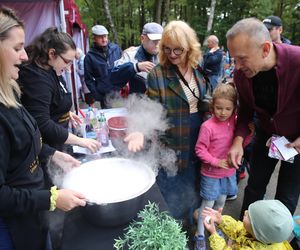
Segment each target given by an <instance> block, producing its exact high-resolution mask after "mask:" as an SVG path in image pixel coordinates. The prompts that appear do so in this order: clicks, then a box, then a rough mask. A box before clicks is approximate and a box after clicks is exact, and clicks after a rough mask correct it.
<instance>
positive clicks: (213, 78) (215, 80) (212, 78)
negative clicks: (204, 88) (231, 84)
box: [208, 75, 220, 89]
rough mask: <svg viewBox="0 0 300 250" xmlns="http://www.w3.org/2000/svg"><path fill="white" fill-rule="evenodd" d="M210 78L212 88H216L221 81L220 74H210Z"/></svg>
mask: <svg viewBox="0 0 300 250" xmlns="http://www.w3.org/2000/svg"><path fill="white" fill-rule="evenodd" d="M208 79H209V82H210V84H211V86H212V88H213V89H215V88H216V86H217V85H218V83H219V79H220V76H219V75H208Z"/></svg>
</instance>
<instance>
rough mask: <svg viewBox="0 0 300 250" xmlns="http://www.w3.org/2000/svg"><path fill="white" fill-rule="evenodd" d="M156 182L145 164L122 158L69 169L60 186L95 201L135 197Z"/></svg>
mask: <svg viewBox="0 0 300 250" xmlns="http://www.w3.org/2000/svg"><path fill="white" fill-rule="evenodd" d="M154 182H155V175H154V172H153V171H152V170H151V169H150V168H149V167H148V166H147V165H145V164H143V163H140V162H136V161H132V160H128V159H121V158H107V159H100V160H95V161H90V162H87V163H84V164H82V165H81V166H80V167H79V168H75V169H73V170H72V171H71V172H69V173H68V174H67V175H66V176H65V178H64V181H63V188H69V189H73V190H76V191H78V192H80V193H82V194H84V195H85V196H86V198H87V200H88V201H90V202H95V203H98V204H105V203H113V202H120V201H125V200H128V199H132V198H135V197H137V196H139V195H141V194H143V193H145V192H146V191H147V190H149V189H150V187H151V186H152V185H153V184H154Z"/></svg>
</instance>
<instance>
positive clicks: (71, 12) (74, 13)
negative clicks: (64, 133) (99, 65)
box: [0, 0, 88, 109]
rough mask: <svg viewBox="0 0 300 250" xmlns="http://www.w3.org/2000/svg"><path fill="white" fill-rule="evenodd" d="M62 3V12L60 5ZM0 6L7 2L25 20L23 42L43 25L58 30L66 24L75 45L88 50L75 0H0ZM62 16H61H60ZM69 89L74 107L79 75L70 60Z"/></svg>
mask: <svg viewBox="0 0 300 250" xmlns="http://www.w3.org/2000/svg"><path fill="white" fill-rule="evenodd" d="M62 3H63V6H64V13H63V15H61V14H62V13H61V9H60V7H61V6H62ZM0 6H6V7H9V8H11V9H13V10H15V12H16V14H17V15H18V17H19V18H20V19H21V20H23V22H24V24H25V46H27V45H29V44H30V43H31V42H32V41H33V40H34V39H35V37H37V36H38V35H39V34H41V33H42V32H43V31H44V30H45V29H47V28H48V27H51V26H56V27H58V28H59V29H60V30H61V29H62V27H63V26H64V25H62V24H64V23H65V24H66V31H67V33H69V34H70V35H71V36H72V38H73V40H74V42H75V44H76V46H77V47H79V48H81V49H82V51H84V52H86V51H87V49H86V48H87V46H88V42H87V41H88V34H87V28H86V25H85V24H84V23H83V22H82V19H81V16H80V13H79V10H78V7H77V5H76V4H75V2H74V0H14V1H12V0H1V3H0ZM62 16H63V17H64V20H61V18H62ZM65 77H66V81H67V86H68V89H69V90H70V91H71V92H72V96H73V98H72V99H73V104H74V106H73V108H75V109H77V108H76V107H77V104H78V100H77V99H78V96H79V93H78V92H79V88H80V86H81V83H80V79H79V78H78V76H77V73H76V64H75V63H74V64H73V74H70V73H66V74H65Z"/></svg>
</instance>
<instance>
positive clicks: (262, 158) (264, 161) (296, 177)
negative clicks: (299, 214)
mask: <svg viewBox="0 0 300 250" xmlns="http://www.w3.org/2000/svg"><path fill="white" fill-rule="evenodd" d="M270 136H271V135H268V134H266V133H265V132H264V131H262V130H261V129H259V130H257V131H256V135H255V137H254V141H253V151H252V157H251V159H250V172H249V179H248V184H247V187H246V189H245V194H244V200H243V205H242V211H241V215H240V216H241V217H240V218H242V217H243V214H244V211H245V210H247V209H248V206H249V205H250V204H251V203H253V202H255V201H257V200H262V199H263V198H264V195H265V193H266V187H267V185H268V183H269V181H270V178H271V175H272V174H273V172H274V169H275V166H276V164H277V163H278V160H276V159H273V158H270V157H269V156H268V150H269V149H268V147H266V141H267V140H268V138H269V137H270ZM299 193H300V155H299V154H298V155H297V156H296V157H295V161H294V163H289V162H285V161H281V166H280V170H279V174H278V183H277V188H276V193H275V199H278V200H280V201H281V202H282V203H283V204H284V205H285V206H286V207H287V208H288V209H289V210H290V212H291V213H292V214H293V213H294V212H295V210H296V207H297V204H298V199H299Z"/></svg>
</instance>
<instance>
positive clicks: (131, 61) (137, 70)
mask: <svg viewBox="0 0 300 250" xmlns="http://www.w3.org/2000/svg"><path fill="white" fill-rule="evenodd" d="M162 32H163V27H162V26H161V25H159V24H158V23H146V24H145V25H144V27H143V31H142V34H141V45H140V46H138V47H130V48H128V49H127V50H125V51H124V53H123V56H122V58H121V59H119V60H118V61H116V62H115V67H114V68H113V70H112V74H111V81H112V83H113V84H115V85H118V86H121V87H123V86H125V85H126V83H127V82H129V93H145V92H146V89H147V86H146V79H147V75H148V73H149V72H150V70H152V68H153V67H154V66H155V65H156V64H157V63H158V58H157V54H158V43H159V41H160V39H161V35H162Z"/></svg>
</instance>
